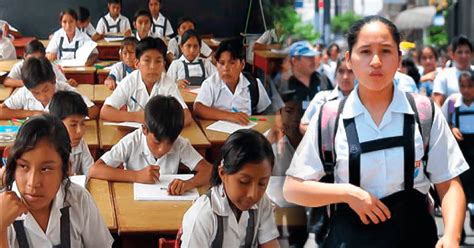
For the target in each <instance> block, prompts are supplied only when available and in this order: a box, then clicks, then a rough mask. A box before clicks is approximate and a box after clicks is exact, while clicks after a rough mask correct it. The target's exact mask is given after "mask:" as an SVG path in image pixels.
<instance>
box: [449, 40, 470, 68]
mask: <svg viewBox="0 0 474 248" xmlns="http://www.w3.org/2000/svg"><path fill="white" fill-rule="evenodd" d="M471 54H472V51H471V49H469V46H468V45H460V46H458V47H457V49H456V51H454V54H453V60H454V61H455V62H456V65H457V67H458V68H459V69H462V70H467V69H469V66H470V65H471Z"/></svg>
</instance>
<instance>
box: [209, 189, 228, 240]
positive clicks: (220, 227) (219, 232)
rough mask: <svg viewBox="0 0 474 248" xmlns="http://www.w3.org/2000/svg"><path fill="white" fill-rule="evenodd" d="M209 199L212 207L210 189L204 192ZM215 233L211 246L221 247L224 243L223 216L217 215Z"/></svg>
mask: <svg viewBox="0 0 474 248" xmlns="http://www.w3.org/2000/svg"><path fill="white" fill-rule="evenodd" d="M205 195H206V196H207V198H208V199H209V204H211V207H212V199H211V189H210V190H208V191H207V192H206V194H205ZM216 217H217V233H216V237H215V238H214V240H213V241H212V245H211V248H222V244H223V243H224V217H222V216H220V215H217V214H216Z"/></svg>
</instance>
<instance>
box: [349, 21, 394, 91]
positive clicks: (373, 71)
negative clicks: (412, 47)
mask: <svg viewBox="0 0 474 248" xmlns="http://www.w3.org/2000/svg"><path fill="white" fill-rule="evenodd" d="M345 59H346V62H347V67H348V68H349V69H352V71H353V72H354V75H355V77H356V78H357V79H359V87H360V88H367V89H369V90H371V91H381V90H383V89H386V88H387V87H392V86H393V83H392V81H393V76H394V75H395V72H396V71H397V68H398V65H399V64H400V59H401V58H400V56H399V50H398V44H396V43H395V41H394V39H393V37H392V34H391V33H390V30H389V29H388V27H387V26H386V25H385V24H383V23H382V22H371V23H368V24H365V25H364V26H363V27H362V28H361V30H360V32H359V34H358V37H357V42H356V43H355V44H354V46H353V48H352V53H351V54H349V52H346V54H345Z"/></svg>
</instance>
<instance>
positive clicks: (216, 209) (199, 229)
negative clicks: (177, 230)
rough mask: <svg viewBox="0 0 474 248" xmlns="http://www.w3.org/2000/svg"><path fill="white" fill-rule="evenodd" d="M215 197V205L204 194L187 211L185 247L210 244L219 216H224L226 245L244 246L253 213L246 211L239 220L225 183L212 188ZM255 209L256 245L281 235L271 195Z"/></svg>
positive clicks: (224, 245) (183, 225)
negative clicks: (250, 216) (270, 198)
mask: <svg viewBox="0 0 474 248" xmlns="http://www.w3.org/2000/svg"><path fill="white" fill-rule="evenodd" d="M211 199H212V204H211V203H210V201H209V198H208V197H207V196H206V195H202V196H201V197H199V198H198V199H197V200H196V201H195V202H194V203H193V205H192V206H191V207H190V208H189V209H188V211H186V213H185V214H184V216H183V223H182V227H183V235H182V236H181V242H182V243H181V247H189V248H193V247H196V248H202V247H210V244H212V242H213V241H214V239H215V237H216V234H217V217H216V215H220V216H222V217H223V218H224V221H223V223H224V225H223V229H224V230H223V231H224V238H223V243H222V247H243V246H244V244H245V236H246V230H247V223H248V220H249V212H248V211H242V214H241V216H240V220H239V221H237V218H236V217H235V215H234V212H233V211H232V209H231V207H230V205H229V200H228V199H227V196H226V194H225V192H224V187H223V186H222V185H220V186H214V187H212V188H211ZM251 209H255V211H257V213H256V214H257V221H256V222H255V227H256V228H255V229H256V230H255V232H256V233H254V239H253V242H252V247H258V244H264V243H267V242H269V241H272V240H274V239H276V238H278V236H279V233H278V229H277V227H276V224H275V217H274V216H273V209H272V206H271V202H270V200H269V199H268V197H267V195H266V194H264V195H263V197H262V199H260V201H258V202H257V204H255V205H253V206H252V207H251Z"/></svg>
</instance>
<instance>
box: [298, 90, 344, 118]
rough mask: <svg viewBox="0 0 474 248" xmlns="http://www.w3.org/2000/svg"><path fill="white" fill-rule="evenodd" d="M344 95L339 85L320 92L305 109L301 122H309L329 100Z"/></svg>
mask: <svg viewBox="0 0 474 248" xmlns="http://www.w3.org/2000/svg"><path fill="white" fill-rule="evenodd" d="M342 98H344V95H343V94H342V92H341V91H340V90H339V87H337V85H336V88H334V89H333V90H324V91H320V92H318V93H317V94H316V95H315V96H314V97H313V100H311V102H310V103H309V106H308V108H307V109H306V111H304V114H303V117H301V121H300V122H301V124H309V122H310V121H311V119H312V118H313V116H314V115H315V114H316V112H318V110H319V108H320V107H321V106H322V105H323V104H324V103H325V102H327V101H330V100H334V99H342Z"/></svg>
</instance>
